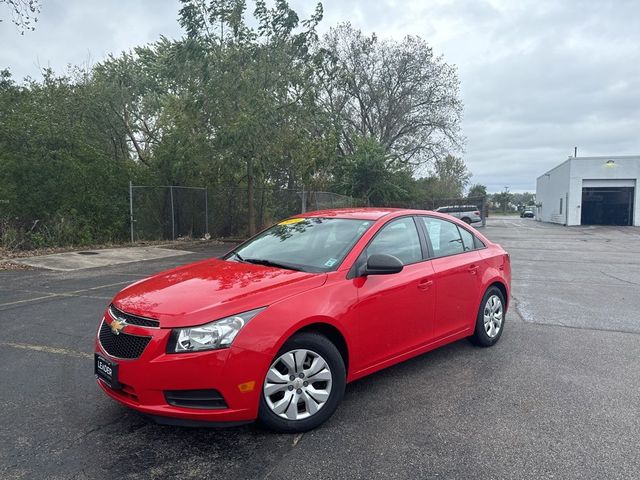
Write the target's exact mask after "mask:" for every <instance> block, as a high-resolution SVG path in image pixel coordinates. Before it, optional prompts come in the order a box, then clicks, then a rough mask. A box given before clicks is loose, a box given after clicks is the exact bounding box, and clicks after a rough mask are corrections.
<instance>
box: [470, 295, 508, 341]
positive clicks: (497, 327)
mask: <svg viewBox="0 0 640 480" xmlns="http://www.w3.org/2000/svg"><path fill="white" fill-rule="evenodd" d="M505 305H506V304H505V299H504V295H503V294H502V291H501V290H500V289H499V288H498V287H495V286H493V287H489V288H488V289H487V291H486V292H485V294H484V296H483V297H482V301H481V302H480V308H479V309H478V316H477V318H476V328H475V331H474V333H473V335H472V336H471V337H470V340H471V342H472V343H473V344H475V345H477V346H479V347H491V346H492V345H495V344H496V343H497V342H498V340H500V337H501V336H502V332H503V330H504V322H505V310H506V309H505ZM485 314H487V315H486V317H487V318H485Z"/></svg>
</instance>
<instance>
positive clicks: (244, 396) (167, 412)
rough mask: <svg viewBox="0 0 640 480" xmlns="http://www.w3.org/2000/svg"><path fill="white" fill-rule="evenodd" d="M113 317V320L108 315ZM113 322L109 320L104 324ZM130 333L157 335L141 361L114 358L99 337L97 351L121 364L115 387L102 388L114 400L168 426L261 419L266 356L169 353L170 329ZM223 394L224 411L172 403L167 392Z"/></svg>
mask: <svg viewBox="0 0 640 480" xmlns="http://www.w3.org/2000/svg"><path fill="white" fill-rule="evenodd" d="M107 318H108V316H107ZM103 321H104V322H107V323H109V321H108V320H103ZM126 333H128V334H130V335H145V336H151V340H150V342H149V344H148V345H147V347H146V348H145V349H144V351H143V352H142V354H141V355H140V357H138V358H136V359H122V358H117V357H115V356H113V355H110V354H109V353H108V352H107V351H106V350H105V349H104V348H103V346H102V344H101V342H100V340H99V338H97V339H96V352H97V353H99V354H100V355H102V356H104V357H105V358H107V359H109V360H111V361H112V362H115V363H117V364H118V382H119V383H120V384H121V388H119V389H113V388H111V387H109V386H108V385H107V384H106V383H105V382H104V381H102V380H101V379H100V378H98V379H97V382H98V385H100V387H101V388H102V390H103V391H104V392H105V393H106V394H107V395H109V396H110V397H111V398H113V399H114V400H116V401H118V402H119V403H121V404H123V405H126V406H127V407H130V408H133V409H135V410H137V411H139V412H142V413H144V414H146V415H148V416H151V417H153V418H154V419H155V420H157V421H158V422H159V423H166V424H181V425H185V424H195V425H198V424H204V422H206V423H210V422H213V423H214V424H218V423H220V424H223V423H230V424H239V423H245V422H249V421H252V420H255V418H256V417H257V415H258V405H259V401H260V393H261V390H262V382H263V380H264V375H265V374H266V371H267V369H268V367H269V360H270V359H269V358H268V357H267V356H266V355H264V354H261V353H257V352H253V351H250V350H245V349H241V348H237V347H233V346H232V347H230V348H226V349H222V350H211V351H206V352H198V353H178V354H170V353H169V354H168V353H166V351H165V350H166V345H167V342H168V340H169V336H170V334H171V330H170V329H157V328H155V329H148V328H144V327H138V326H134V325H130V326H127V332H126ZM207 389H211V390H217V391H218V392H219V393H220V394H221V395H222V397H223V399H224V403H225V404H226V405H225V407H223V408H220V407H218V408H202V407H197V408H191V407H183V406H175V405H170V404H169V403H168V402H167V399H166V398H165V392H167V391H180V390H187V391H188V390H207Z"/></svg>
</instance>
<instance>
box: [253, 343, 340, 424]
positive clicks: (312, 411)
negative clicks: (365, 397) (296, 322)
mask: <svg viewBox="0 0 640 480" xmlns="http://www.w3.org/2000/svg"><path fill="white" fill-rule="evenodd" d="M300 375H302V377H301V376H300ZM346 377H347V375H346V369H345V365H344V361H343V359H342V356H341V355H340V352H339V351H338V349H337V348H336V346H335V345H334V344H333V343H332V342H331V341H330V340H329V339H328V338H327V337H325V336H323V335H320V334H317V333H311V332H303V333H298V334H296V335H294V336H293V337H291V338H290V339H289V340H287V342H286V343H285V344H284V345H283V347H282V348H281V349H280V351H279V352H278V353H277V354H276V356H275V358H274V359H273V361H272V363H271V366H270V367H269V370H268V372H267V375H266V376H265V379H264V382H263V383H262V392H261V395H260V407H259V410H258V419H259V421H260V423H262V425H264V426H265V427H266V428H268V429H270V430H275V431H277V432H285V433H297V432H306V431H308V430H312V429H314V428H316V427H317V426H319V425H321V424H322V423H324V422H325V421H326V420H327V419H328V418H329V417H330V416H331V415H332V414H333V412H335V410H336V408H338V405H339V404H340V402H341V401H342V397H343V396H344V389H345V385H346ZM308 379H316V381H310V380H308ZM294 402H296V403H295V404H294Z"/></svg>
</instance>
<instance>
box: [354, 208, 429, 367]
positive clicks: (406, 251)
mask: <svg viewBox="0 0 640 480" xmlns="http://www.w3.org/2000/svg"><path fill="white" fill-rule="evenodd" d="M423 249H424V250H425V253H426V244H425V241H424V239H422V240H421V239H420V236H419V233H418V228H417V225H416V223H415V220H414V219H413V217H410V216H408V217H402V218H398V219H394V220H391V221H389V222H388V223H387V224H385V225H384V226H383V227H382V228H381V229H380V231H379V232H378V233H377V234H376V235H375V236H374V238H373V239H372V240H371V241H370V242H369V244H368V245H367V247H366V248H365V249H364V250H363V253H362V254H361V255H360V258H359V259H358V262H361V263H364V262H366V258H367V256H369V255H372V254H379V253H385V254H389V255H393V256H395V257H397V258H399V259H400V260H401V261H402V263H403V265H404V268H403V270H402V271H401V272H400V273H397V274H391V275H368V276H366V277H357V278H354V279H353V282H354V285H355V287H356V292H357V297H358V299H357V302H356V304H355V306H354V307H353V308H352V309H351V311H350V313H349V314H348V316H349V318H348V325H349V328H350V330H351V332H352V335H353V336H352V338H354V339H356V340H357V341H356V342H353V345H352V354H351V355H350V357H351V358H352V359H353V361H354V365H353V366H354V370H355V371H356V372H357V371H361V370H364V369H366V368H370V367H374V366H375V365H377V364H380V363H382V362H384V361H385V360H388V359H390V358H393V357H395V356H397V355H399V354H402V353H404V352H407V351H409V350H411V349H413V348H415V347H417V346H419V345H421V344H423V343H426V341H427V340H428V339H429V338H430V336H431V320H432V317H433V309H434V307H435V298H434V295H433V292H432V290H431V286H432V285H433V284H432V282H433V280H432V278H431V277H432V275H433V269H432V268H431V265H430V262H428V261H424V258H425V256H426V255H423Z"/></svg>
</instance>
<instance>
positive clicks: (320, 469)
mask: <svg viewBox="0 0 640 480" xmlns="http://www.w3.org/2000/svg"><path fill="white" fill-rule="evenodd" d="M484 233H485V234H486V235H487V236H489V237H490V238H491V239H492V240H494V241H497V242H499V243H501V244H502V245H503V246H504V247H505V248H506V249H507V250H508V251H509V252H510V253H511V257H512V267H513V302H512V305H511V309H510V311H509V314H508V315H507V323H506V329H505V332H504V335H503V336H502V339H501V341H500V342H499V343H498V344H497V345H496V346H495V347H493V348H491V349H478V348H475V347H473V346H472V345H471V344H470V343H468V342H466V341H460V342H457V343H454V344H452V345H449V346H446V347H444V348H441V349H439V350H436V351H434V352H431V353H428V354H425V355H423V356H421V357H419V358H415V359H413V360H410V361H408V362H405V363H403V364H401V365H398V366H395V367H392V368H390V369H387V370H385V371H383V372H381V373H378V374H375V375H372V376H370V377H367V378H365V379H363V380H360V381H357V382H355V383H353V384H351V385H349V386H348V387H347V392H346V396H345V400H344V402H343V404H342V405H341V406H340V408H339V409H338V411H337V412H336V414H335V415H334V416H333V417H332V418H331V419H330V420H329V422H327V423H326V424H325V425H323V426H322V427H321V428H319V429H317V430H315V431H312V432H309V433H306V434H304V435H281V434H274V433H270V432H266V431H263V430H262V429H260V428H259V427H257V426H254V425H248V426H244V427H238V428H233V429H224V430H213V429H188V428H178V427H167V426H159V425H156V424H154V423H151V422H149V421H147V420H146V419H145V418H143V417H141V416H140V415H138V414H137V413H135V412H132V411H130V410H128V409H126V408H124V407H121V406H119V405H118V404H116V403H115V402H113V401H112V400H110V399H109V398H107V397H106V396H105V395H104V394H103V393H102V392H101V391H100V390H99V388H98V387H97V386H96V385H95V381H94V378H93V357H92V352H93V339H94V335H95V331H96V328H97V325H98V322H99V319H100V317H101V314H102V312H103V309H104V307H105V306H106V305H107V304H108V302H109V300H110V298H111V296H112V295H113V294H115V293H116V292H117V291H118V290H119V289H121V288H122V287H123V286H124V285H125V284H127V283H129V282H133V281H135V280H137V279H139V278H141V277H144V276H146V275H148V274H150V273H153V272H156V271H159V270H162V269H165V268H169V267H172V266H174V265H178V264H183V263H187V262H189V261H193V260H196V259H200V258H205V257H207V256H212V255H217V254H220V253H221V249H220V247H209V248H206V249H200V250H197V251H195V253H192V254H189V255H183V256H178V257H172V258H165V259H161V260H150V261H145V262H137V263H128V264H122V265H117V266H112V267H105V268H97V269H88V270H81V271H76V272H51V271H44V270H23V271H7V272H0V327H1V330H0V331H1V332H2V333H1V335H0V426H1V429H0V478H25V479H35V478H48V479H51V478H74V479H75V478H87V479H101V478H105V479H111V478H131V479H135V478H157V479H164V478H173V477H179V478H237V479H249V478H257V479H267V478H269V479H279V478H283V479H284V478H287V479H292V478H295V479H296V480H299V479H306V478H314V479H315V478H359V479H372V478H387V479H392V478H411V479H413V478H416V479H427V478H483V479H484V478H514V479H521V478H563V479H564V478H607V479H610V478H638V472H640V449H639V448H638V446H639V445H640V415H639V413H640V229H637V228H630V227H627V228H622V227H570V228H566V227H561V226H556V225H548V224H540V223H537V222H534V221H533V220H530V219H519V218H491V219H489V223H488V225H487V227H486V228H485V229H484Z"/></svg>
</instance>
